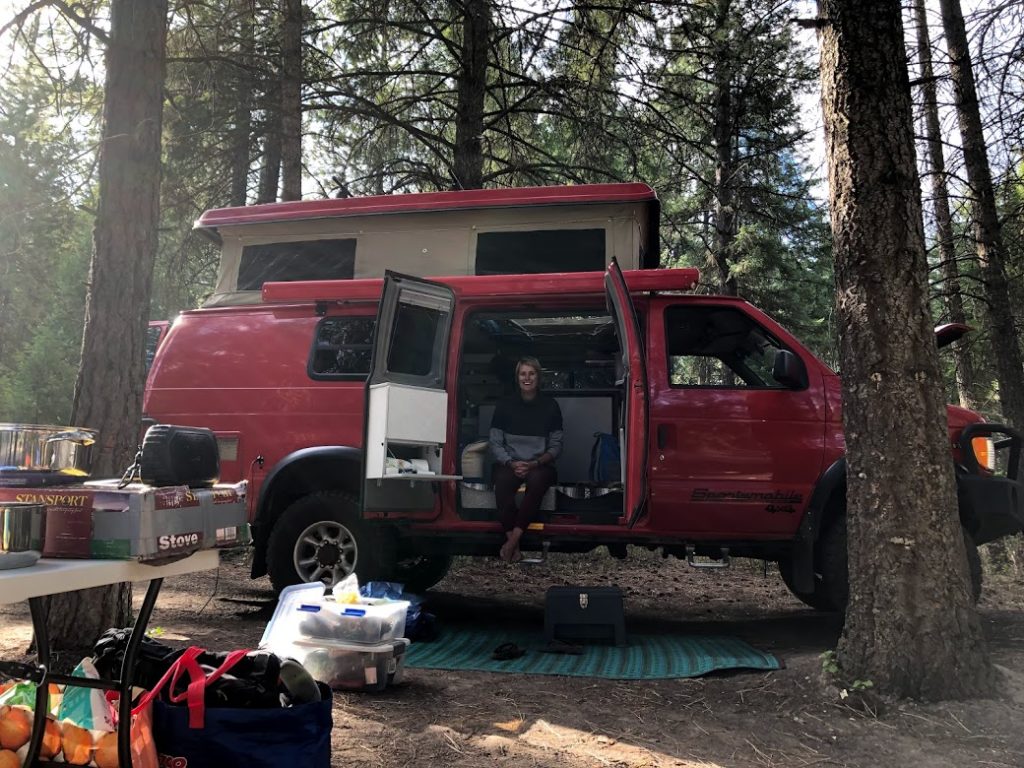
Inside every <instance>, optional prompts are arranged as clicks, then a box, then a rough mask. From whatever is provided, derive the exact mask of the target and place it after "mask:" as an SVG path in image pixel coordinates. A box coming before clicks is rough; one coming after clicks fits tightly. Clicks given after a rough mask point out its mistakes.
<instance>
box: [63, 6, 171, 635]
mask: <svg viewBox="0 0 1024 768" xmlns="http://www.w3.org/2000/svg"><path fill="white" fill-rule="evenodd" d="M166 38H167V0H113V1H112V2H111V4H110V42H109V46H108V48H107V55H106V68H107V73H106V86H105V92H104V100H103V142H102V144H101V145H100V154H99V206H98V210H97V214H96V226H95V229H94V230H93V253H92V263H91V265H90V268H89V285H88V293H87V296H86V305H85V331H84V333H83V337H82V360H81V365H80V367H79V371H78V378H77V380H76V382H75V396H74V405H73V416H72V420H73V421H74V423H75V424H76V425H79V426H85V427H90V428H92V429H96V430H98V431H99V440H98V443H99V450H98V451H97V456H96V458H95V462H94V465H93V468H92V469H93V472H94V473H95V474H96V475H97V476H99V477H111V476H115V475H119V474H120V473H121V472H122V471H123V470H124V468H125V467H127V466H128V464H129V463H130V462H131V460H132V458H133V457H134V455H135V450H136V447H137V446H138V443H139V438H140V435H139V429H140V423H141V415H142V389H143V386H144V384H145V379H146V366H145V348H146V330H147V323H148V321H149V300H150V291H151V287H152V278H153V265H154V263H155V260H156V251H157V227H158V225H159V217H160V132H161V123H162V118H163V86H164V66H165V62H164V59H165V55H164V51H165V45H166ZM130 594H131V592H130V586H129V585H122V586H121V587H111V588H103V589H97V590H89V591H86V592H79V593H72V594H70V595H62V596H59V597H54V598H51V599H50V601H49V603H48V620H47V623H48V626H49V627H50V631H51V636H52V638H53V645H54V647H55V648H59V647H61V646H65V647H67V646H72V647H74V646H80V645H81V644H82V643H83V642H85V643H91V642H92V641H93V640H95V639H96V637H98V636H99V634H100V633H101V632H102V631H103V630H104V629H106V628H107V627H110V626H123V625H124V624H125V622H126V619H127V615H128V609H129V607H130V603H131V601H130Z"/></svg>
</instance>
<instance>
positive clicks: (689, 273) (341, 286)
mask: <svg viewBox="0 0 1024 768" xmlns="http://www.w3.org/2000/svg"><path fill="white" fill-rule="evenodd" d="M622 274H623V275H624V276H625V278H626V286H627V287H628V288H629V290H630V292H631V293H644V292H647V291H688V290H690V289H692V288H693V287H694V286H696V285H697V283H698V282H699V281H700V271H699V270H698V269H696V268H693V267H687V268H684V269H639V270H628V271H625V272H623V273H622ZM513 277H514V278H515V279H514V280H511V279H510V278H513ZM430 280H431V281H432V282H438V283H444V284H445V285H447V286H449V287H451V288H452V289H453V290H454V291H455V292H456V294H459V293H465V294H468V295H471V296H473V297H481V298H485V297H490V296H522V295H532V296H536V295H542V294H553V293H557V294H598V293H603V292H604V272H552V273H544V274H537V275H455V276H452V277H432V278H430ZM383 286H384V280H383V279H382V278H379V277H375V278H363V279H357V280H308V281H296V282H289V283H264V284H263V290H262V297H263V302H264V303H267V304H280V303H296V302H316V301H372V300H376V299H379V298H380V293H381V289H382V288H383Z"/></svg>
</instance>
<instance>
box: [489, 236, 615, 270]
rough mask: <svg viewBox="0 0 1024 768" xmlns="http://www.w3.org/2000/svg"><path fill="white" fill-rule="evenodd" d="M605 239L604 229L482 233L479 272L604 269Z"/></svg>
mask: <svg viewBox="0 0 1024 768" xmlns="http://www.w3.org/2000/svg"><path fill="white" fill-rule="evenodd" d="M604 238H605V232H604V230H603V229H534V230H528V231H525V232H524V231H512V232H481V233H480V234H479V235H477V238H476V274H478V275H532V274H540V273H544V272H601V271H603V270H604V268H605V245H604Z"/></svg>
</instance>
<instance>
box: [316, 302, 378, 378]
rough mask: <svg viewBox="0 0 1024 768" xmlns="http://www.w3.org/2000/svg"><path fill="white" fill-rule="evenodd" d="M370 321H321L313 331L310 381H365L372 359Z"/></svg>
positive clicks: (372, 321) (351, 318) (368, 318)
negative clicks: (311, 379) (349, 379)
mask: <svg viewBox="0 0 1024 768" xmlns="http://www.w3.org/2000/svg"><path fill="white" fill-rule="evenodd" d="M375 322H376V320H375V318H373V317H325V318H324V319H323V320H321V321H320V324H319V325H318V326H317V329H316V338H315V339H314V341H313V351H312V354H311V355H310V360H309V375H310V376H312V377H313V378H314V379H335V378H338V379H344V378H366V376H367V375H369V373H370V358H371V357H372V355H373V326H374V324H375Z"/></svg>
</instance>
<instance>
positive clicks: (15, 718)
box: [0, 707, 32, 750]
mask: <svg viewBox="0 0 1024 768" xmlns="http://www.w3.org/2000/svg"><path fill="white" fill-rule="evenodd" d="M31 735H32V715H31V713H29V712H28V711H27V710H24V709H22V708H21V707H0V747H3V748H4V749H12V750H18V749H20V748H21V747H22V746H23V745H24V744H26V743H27V742H28V740H29V737H30V736H31Z"/></svg>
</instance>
